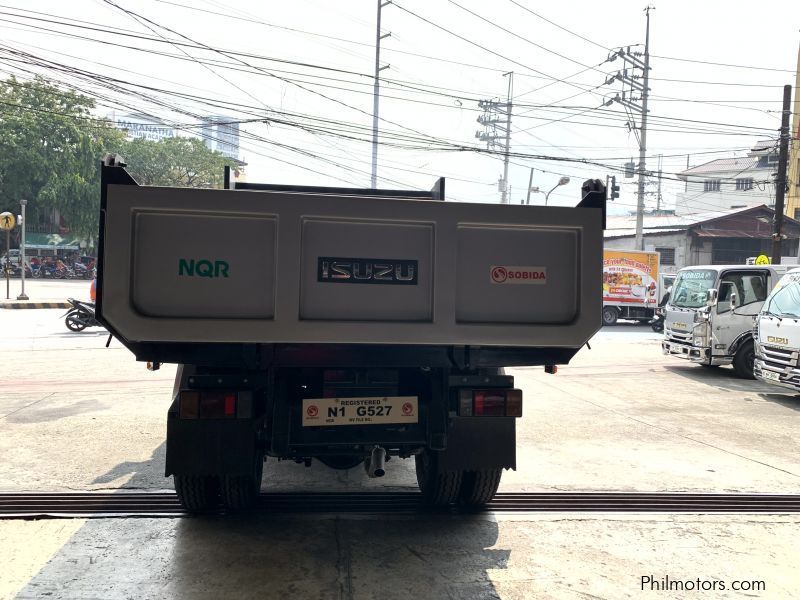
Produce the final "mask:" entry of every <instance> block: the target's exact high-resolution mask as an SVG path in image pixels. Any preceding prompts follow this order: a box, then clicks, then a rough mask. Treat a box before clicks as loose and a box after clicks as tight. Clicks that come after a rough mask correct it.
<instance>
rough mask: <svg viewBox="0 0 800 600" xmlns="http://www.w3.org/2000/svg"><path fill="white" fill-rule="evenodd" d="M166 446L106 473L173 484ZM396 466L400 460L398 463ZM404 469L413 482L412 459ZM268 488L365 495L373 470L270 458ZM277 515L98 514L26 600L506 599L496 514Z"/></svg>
mask: <svg viewBox="0 0 800 600" xmlns="http://www.w3.org/2000/svg"><path fill="white" fill-rule="evenodd" d="M164 454H165V444H162V445H161V446H159V447H158V448H157V449H156V450H155V451H154V452H153V455H152V456H151V458H150V459H148V460H146V461H139V462H124V463H120V464H119V465H117V466H116V467H114V468H113V469H111V470H109V471H108V472H107V473H104V474H103V475H101V476H99V477H98V478H97V479H95V481H94V483H109V482H111V481H115V480H116V479H118V478H120V477H124V476H125V475H129V474H131V475H132V477H131V478H130V479H129V480H128V482H127V483H125V484H124V485H123V489H122V491H123V492H124V489H125V488H127V489H134V488H142V487H148V486H151V485H152V482H153V480H154V478H156V477H158V478H160V479H159V481H161V482H162V483H163V484H161V485H158V486H157V487H160V488H166V487H172V480H171V478H170V479H165V478H164V477H163V473H164ZM392 462H394V461H392ZM398 462H400V463H401V464H400V465H394V466H395V467H401V466H402V467H403V468H402V469H400V468H398V469H397V473H398V474H400V473H401V472H402V473H405V475H403V477H402V479H406V480H407V479H408V477H409V475H410V474H413V463H410V464H403V463H402V462H401V461H398ZM265 466H266V467H267V468H266V469H265V476H264V480H263V482H262V490H263V491H270V490H271V489H273V488H274V487H275V485H276V483H278V482H280V484H279V485H278V486H277V487H279V488H281V489H282V490H284V491H287V490H290V491H322V489H332V490H338V491H347V490H353V491H363V490H364V489H367V488H369V487H373V485H372V484H373V482H375V480H369V479H367V478H366V476H365V474H364V471H363V468H361V467H356V468H355V469H351V470H350V471H334V470H331V469H327V467H324V466H323V465H317V464H315V465H314V466H313V467H312V468H311V469H306V468H304V467H303V466H300V465H294V464H291V463H276V462H274V461H272V463H270V462H268V463H267V465H265ZM335 511H336V506H331V512H332V514H331V515H302V516H301V515H294V516H287V515H275V516H271V515H269V514H263V513H259V514H243V515H227V516H222V517H216V516H215V517H193V518H183V519H176V518H165V519H149V518H139V519H97V520H90V521H87V522H86V524H85V525H84V526H83V527H81V528H80V529H79V530H78V531H77V532H76V533H75V534H74V535H73V536H72V537H71V538H70V540H69V541H68V542H67V543H66V544H65V545H64V546H63V547H62V548H61V549H60V550H59V551H58V552H56V553H55V555H54V556H53V557H52V558H51V559H50V561H49V562H48V563H47V564H46V565H45V566H44V567H43V568H42V569H41V570H40V571H39V573H37V575H36V576H35V577H33V578H32V579H31V581H30V582H28V584H27V585H26V586H25V588H24V589H23V590H22V591H21V592H20V593H19V595H18V596H17V598H19V599H26V600H27V599H32V598H37V599H38V598H42V597H53V598H103V599H104V600H116V599H123V598H125V599H127V598H137V599H156V598H158V599H161V598H164V599H170V600H172V599H184V598H185V599H189V598H191V599H193V600H194V599H201V600H206V599H208V600H217V599H219V598H242V599H243V598H259V599H272V598H275V599H281V600H283V599H286V598H298V599H299V598H303V599H306V598H308V599H315V600H316V599H320V600H328V599H330V600H339V599H361V598H363V599H365V600H366V599H376V600H377V599H380V600H393V599H398V600H399V599H401V598H402V599H406V598H451V599H459V600H461V599H470V598H476V599H477V598H480V599H484V598H500V597H501V596H500V594H499V593H498V591H497V589H496V588H495V586H494V584H493V583H492V577H491V572H492V571H494V570H498V569H505V568H507V564H508V560H509V556H510V552H511V551H510V550H508V549H495V548H494V547H493V546H495V544H496V543H497V540H498V525H497V523H496V522H495V520H494V518H493V517H491V516H490V515H450V514H442V515H435V516H433V515H409V516H401V515H348V516H347V517H346V518H343V517H340V516H336V515H335Z"/></svg>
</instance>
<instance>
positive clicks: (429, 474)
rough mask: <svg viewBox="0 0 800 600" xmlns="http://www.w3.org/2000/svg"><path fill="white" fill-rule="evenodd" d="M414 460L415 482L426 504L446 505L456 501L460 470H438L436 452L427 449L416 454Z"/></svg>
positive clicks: (459, 485) (460, 476)
mask: <svg viewBox="0 0 800 600" xmlns="http://www.w3.org/2000/svg"><path fill="white" fill-rule="evenodd" d="M414 462H415V463H416V467H417V483H418V484H419V489H420V491H421V492H422V497H423V498H424V499H425V502H426V503H427V504H430V505H432V506H447V505H448V504H453V503H455V502H457V501H458V493H459V491H460V490H461V478H462V472H461V471H447V472H444V473H442V472H440V471H439V466H438V462H439V461H438V458H437V456H436V454H435V453H433V452H429V451H426V452H423V453H422V454H417V455H416V456H415V457H414Z"/></svg>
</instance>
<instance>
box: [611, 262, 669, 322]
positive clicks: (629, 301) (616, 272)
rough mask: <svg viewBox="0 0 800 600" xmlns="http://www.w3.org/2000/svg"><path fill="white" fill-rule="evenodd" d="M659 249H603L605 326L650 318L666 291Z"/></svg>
mask: <svg viewBox="0 0 800 600" xmlns="http://www.w3.org/2000/svg"><path fill="white" fill-rule="evenodd" d="M658 262H659V255H658V252H640V251H638V250H612V249H605V250H603V325H613V324H614V323H616V322H617V319H633V320H636V321H648V320H649V319H651V318H652V317H653V316H654V315H655V309H656V307H657V306H658V302H659V300H660V299H661V296H662V295H663V293H664V291H665V290H664V288H663V283H662V280H661V279H659V275H658Z"/></svg>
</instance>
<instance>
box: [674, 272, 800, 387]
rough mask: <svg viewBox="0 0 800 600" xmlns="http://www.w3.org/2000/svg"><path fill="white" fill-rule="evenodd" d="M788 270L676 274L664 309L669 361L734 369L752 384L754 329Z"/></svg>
mask: <svg viewBox="0 0 800 600" xmlns="http://www.w3.org/2000/svg"><path fill="white" fill-rule="evenodd" d="M787 268H788V267H785V266H781V265H701V266H696V267H686V268H684V269H681V270H680V271H678V276H677V278H676V279H675V284H674V285H673V287H672V294H671V296H670V299H669V302H668V303H667V305H666V314H665V320H664V339H663V341H662V342H661V347H662V350H663V352H664V354H666V355H670V356H677V357H679V358H685V359H688V360H691V361H692V362H695V363H698V364H700V365H703V366H706V367H713V366H718V365H728V364H732V365H733V369H734V371H735V372H736V374H737V375H738V376H739V377H742V378H745V379H752V378H753V361H754V358H755V350H754V345H753V324H754V319H755V317H756V315H758V313H759V311H760V310H761V307H762V306H763V305H764V301H765V300H766V299H767V294H768V293H769V291H770V290H771V289H772V288H773V287H774V286H775V284H776V283H777V282H778V280H779V279H780V277H781V276H782V275H783V274H784V273H786V270H787Z"/></svg>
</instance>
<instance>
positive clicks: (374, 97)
mask: <svg viewBox="0 0 800 600" xmlns="http://www.w3.org/2000/svg"><path fill="white" fill-rule="evenodd" d="M391 3H392V0H386V1H383V0H378V24H377V26H376V33H375V87H374V90H373V92H372V178H371V179H370V187H372V189H376V188H377V187H378V101H379V100H380V97H381V96H380V75H381V71H383V70H384V69H388V68H389V65H384V66H383V67H382V66H381V40H383V39H385V38H387V37H389V36H391V35H392V34H391V33H387V34H385V35H381V10H382V9H383V7H384V6H387V5H389V4H391Z"/></svg>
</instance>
